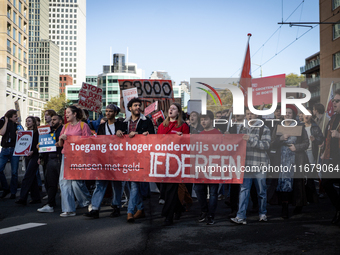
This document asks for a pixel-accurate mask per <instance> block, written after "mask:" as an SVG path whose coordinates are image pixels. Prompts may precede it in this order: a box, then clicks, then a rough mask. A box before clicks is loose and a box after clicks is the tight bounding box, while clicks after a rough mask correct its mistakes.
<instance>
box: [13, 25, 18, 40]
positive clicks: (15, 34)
mask: <svg viewBox="0 0 340 255" xmlns="http://www.w3.org/2000/svg"><path fill="white" fill-rule="evenodd" d="M13 39H14V40H17V30H16V29H15V28H13Z"/></svg>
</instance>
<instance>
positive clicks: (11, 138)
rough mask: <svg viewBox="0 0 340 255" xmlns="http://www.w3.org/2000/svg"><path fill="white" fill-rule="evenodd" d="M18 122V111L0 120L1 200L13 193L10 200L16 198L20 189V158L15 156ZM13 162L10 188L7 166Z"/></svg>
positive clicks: (11, 111) (10, 111) (7, 113)
mask: <svg viewBox="0 0 340 255" xmlns="http://www.w3.org/2000/svg"><path fill="white" fill-rule="evenodd" d="M17 121H18V115H17V111H16V110H13V109H12V110H9V111H7V112H6V114H5V116H4V117H2V118H1V119H0V135H1V136H2V139H1V147H2V149H1V153H0V182H1V186H2V188H3V192H2V196H1V198H5V197H6V196H7V195H8V194H9V193H11V197H10V199H15V198H16V193H17V188H18V167H19V158H20V157H19V156H13V152H14V148H15V143H16V132H17V124H16V123H17ZM8 160H9V161H10V162H11V171H12V177H11V185H10V188H11V189H10V188H9V186H8V183H7V180H6V176H5V174H4V170H5V166H6V164H7V162H8Z"/></svg>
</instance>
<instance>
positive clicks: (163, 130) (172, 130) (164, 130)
mask: <svg viewBox="0 0 340 255" xmlns="http://www.w3.org/2000/svg"><path fill="white" fill-rule="evenodd" d="M177 132H182V133H183V134H189V133H190V129H189V126H188V125H187V124H186V123H185V122H183V124H182V125H181V126H180V127H177V121H173V122H170V123H169V126H167V127H164V126H163V123H162V124H160V125H159V127H158V131H157V134H176V133H177Z"/></svg>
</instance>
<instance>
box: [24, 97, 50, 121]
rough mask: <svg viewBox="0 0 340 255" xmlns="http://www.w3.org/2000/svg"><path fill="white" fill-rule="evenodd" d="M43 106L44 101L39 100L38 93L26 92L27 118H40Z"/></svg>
mask: <svg viewBox="0 0 340 255" xmlns="http://www.w3.org/2000/svg"><path fill="white" fill-rule="evenodd" d="M45 105H46V101H45V100H43V99H40V93H39V92H38V91H34V90H28V116H35V117H39V118H42V113H43V111H44V107H45Z"/></svg>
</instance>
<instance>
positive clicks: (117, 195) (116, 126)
mask: <svg viewBox="0 0 340 255" xmlns="http://www.w3.org/2000/svg"><path fill="white" fill-rule="evenodd" d="M119 112H120V109H119V107H118V106H116V105H115V104H109V105H107V106H106V110H105V114H106V118H107V121H106V122H105V123H102V124H100V125H99V127H98V133H97V135H98V136H99V135H111V136H112V135H117V134H119V135H117V136H119V137H122V136H123V132H122V131H124V124H123V123H122V122H121V121H117V120H116V118H115V117H116V116H117V115H118V113H119ZM109 182H110V183H111V185H112V191H114V192H113V199H112V207H113V212H112V213H111V214H110V217H112V218H113V217H118V216H120V208H121V199H122V182H121V181H106V180H97V181H96V188H95V190H94V192H93V194H92V199H91V208H92V209H91V210H90V211H89V212H87V213H85V214H84V216H85V217H90V218H93V219H98V218H99V209H100V204H101V203H102V200H103V198H104V195H105V191H106V188H107V185H108V183H109Z"/></svg>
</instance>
